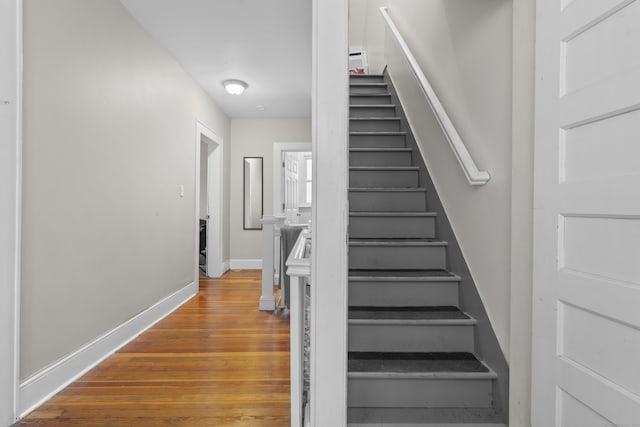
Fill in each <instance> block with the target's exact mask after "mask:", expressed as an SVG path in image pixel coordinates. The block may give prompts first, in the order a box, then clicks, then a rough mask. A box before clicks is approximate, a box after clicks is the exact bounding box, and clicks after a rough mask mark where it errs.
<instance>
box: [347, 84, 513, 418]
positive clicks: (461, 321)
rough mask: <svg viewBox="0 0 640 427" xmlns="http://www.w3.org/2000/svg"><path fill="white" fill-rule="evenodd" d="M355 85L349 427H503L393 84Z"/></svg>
mask: <svg viewBox="0 0 640 427" xmlns="http://www.w3.org/2000/svg"><path fill="white" fill-rule="evenodd" d="M350 79H351V80H350V104H351V105H350V125H349V166H350V167H349V187H350V188H349V206H350V212H349V217H350V218H349V236H350V238H349V345H348V350H349V357H348V359H349V360H348V406H349V408H348V425H349V426H350V427H373V426H376V427H405V426H406V427H409V426H412V427H418V426H424V427H427V426H429V427H445V426H446V427H462V426H464V427H472V426H473V427H480V426H482V427H504V424H502V419H501V416H500V415H499V414H497V413H496V411H495V410H494V408H493V386H494V383H495V379H496V378H497V375H496V373H495V372H494V371H492V370H491V368H489V367H488V366H487V365H486V364H485V363H483V362H482V361H481V360H478V358H476V356H475V355H474V350H475V342H474V337H475V334H474V328H475V327H476V326H475V325H476V323H477V322H476V320H475V319H474V318H472V317H471V316H470V315H468V314H467V313H465V312H464V310H463V309H461V308H460V307H459V303H458V301H459V297H458V285H459V282H460V277H458V276H457V275H455V274H453V273H451V272H449V271H447V242H445V241H441V240H438V238H437V233H436V220H437V218H436V214H435V213H431V212H429V211H428V207H427V204H426V200H427V199H426V193H425V192H426V190H425V188H421V187H420V186H419V185H420V184H419V183H420V179H419V178H420V176H419V174H420V168H419V167H418V165H419V164H420V163H418V162H422V159H421V157H420V154H419V153H414V152H413V150H412V149H411V148H407V146H406V137H407V132H409V130H408V129H404V128H403V122H402V120H401V118H400V117H399V114H398V112H399V111H400V110H399V109H400V107H399V106H398V105H394V104H392V96H391V94H390V93H389V87H388V86H387V83H385V79H384V77H383V76H381V75H363V76H351V78H350Z"/></svg>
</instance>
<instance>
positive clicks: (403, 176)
mask: <svg viewBox="0 0 640 427" xmlns="http://www.w3.org/2000/svg"><path fill="white" fill-rule="evenodd" d="M349 186H351V187H361V188H372V187H379V188H415V187H418V171H417V170H409V171H407V170H367V171H362V170H352V171H349Z"/></svg>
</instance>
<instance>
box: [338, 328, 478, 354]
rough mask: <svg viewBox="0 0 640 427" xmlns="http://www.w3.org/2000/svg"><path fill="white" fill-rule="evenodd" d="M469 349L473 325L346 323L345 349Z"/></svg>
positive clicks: (469, 350)
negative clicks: (347, 327)
mask: <svg viewBox="0 0 640 427" xmlns="http://www.w3.org/2000/svg"><path fill="white" fill-rule="evenodd" d="M473 350H474V347H473V325H456V326H452V325H376V324H373V323H372V324H358V325H354V324H349V351H417V352H441V351H448V352H456V351H462V352H473Z"/></svg>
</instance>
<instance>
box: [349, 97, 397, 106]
mask: <svg viewBox="0 0 640 427" xmlns="http://www.w3.org/2000/svg"><path fill="white" fill-rule="evenodd" d="M349 102H350V103H351V104H357V105H381V104H391V95H378V96H359V95H351V96H350V97H349Z"/></svg>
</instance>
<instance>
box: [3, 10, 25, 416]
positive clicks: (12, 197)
mask: <svg viewBox="0 0 640 427" xmlns="http://www.w3.org/2000/svg"><path fill="white" fill-rule="evenodd" d="M0 16H2V17H3V24H4V25H2V26H1V27H0V141H2V143H1V144H0V378H2V381H0V425H9V424H12V423H13V422H14V421H16V419H17V402H18V398H17V391H18V375H19V370H20V335H19V334H20V238H21V236H20V230H21V227H22V225H21V216H22V213H21V205H22V203H21V197H22V0H0ZM5 17H6V19H5Z"/></svg>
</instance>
